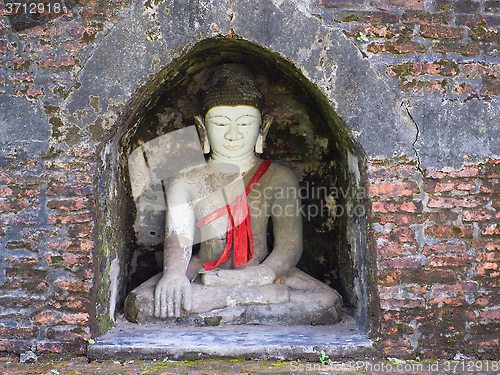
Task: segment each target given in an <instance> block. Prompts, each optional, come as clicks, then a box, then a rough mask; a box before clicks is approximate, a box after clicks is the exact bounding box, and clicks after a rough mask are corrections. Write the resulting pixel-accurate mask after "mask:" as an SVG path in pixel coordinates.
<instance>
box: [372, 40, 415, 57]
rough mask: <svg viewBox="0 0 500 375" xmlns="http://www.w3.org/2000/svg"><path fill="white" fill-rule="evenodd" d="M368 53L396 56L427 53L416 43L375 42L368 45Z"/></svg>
mask: <svg viewBox="0 0 500 375" xmlns="http://www.w3.org/2000/svg"><path fill="white" fill-rule="evenodd" d="M367 51H368V52H371V53H375V54H377V53H381V52H387V53H392V54H395V55H400V54H407V53H425V46H423V45H422V44H419V43H415V42H384V43H375V42H373V43H370V44H369V45H368V47H367Z"/></svg>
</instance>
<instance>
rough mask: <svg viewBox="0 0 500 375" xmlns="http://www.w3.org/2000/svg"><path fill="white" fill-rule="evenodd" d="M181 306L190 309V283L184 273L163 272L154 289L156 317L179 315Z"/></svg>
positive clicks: (186, 309)
mask: <svg viewBox="0 0 500 375" xmlns="http://www.w3.org/2000/svg"><path fill="white" fill-rule="evenodd" d="M181 307H182V308H183V309H184V310H185V311H189V310H191V283H190V282H189V280H188V278H187V277H186V275H175V274H164V275H163V276H162V278H161V279H160V281H158V284H156V289H155V311H154V315H155V316H156V317H158V318H166V317H168V318H172V317H176V318H178V317H180V316H181Z"/></svg>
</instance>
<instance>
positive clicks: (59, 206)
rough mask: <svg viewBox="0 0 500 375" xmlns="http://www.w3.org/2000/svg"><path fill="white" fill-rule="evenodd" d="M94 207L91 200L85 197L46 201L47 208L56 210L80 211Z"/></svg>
mask: <svg viewBox="0 0 500 375" xmlns="http://www.w3.org/2000/svg"><path fill="white" fill-rule="evenodd" d="M92 207H94V204H93V201H92V200H90V199H87V198H76V199H64V200H52V201H49V202H47V208H50V209H53V210H57V211H80V210H84V209H88V208H92Z"/></svg>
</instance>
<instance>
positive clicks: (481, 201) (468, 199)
mask: <svg viewBox="0 0 500 375" xmlns="http://www.w3.org/2000/svg"><path fill="white" fill-rule="evenodd" d="M486 203H487V199H485V198H484V197H481V196H465V197H460V196H457V197H432V198H430V199H429V201H428V202H427V207H431V208H454V207H463V208H474V207H479V206H481V205H485V204H486Z"/></svg>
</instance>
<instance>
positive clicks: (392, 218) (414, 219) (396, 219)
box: [378, 214, 425, 226]
mask: <svg viewBox="0 0 500 375" xmlns="http://www.w3.org/2000/svg"><path fill="white" fill-rule="evenodd" d="M378 218H379V219H380V223H381V224H386V223H395V224H396V225H404V226H407V225H412V224H421V223H423V222H424V221H425V217H424V216H411V215H408V214H380V215H378Z"/></svg>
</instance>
